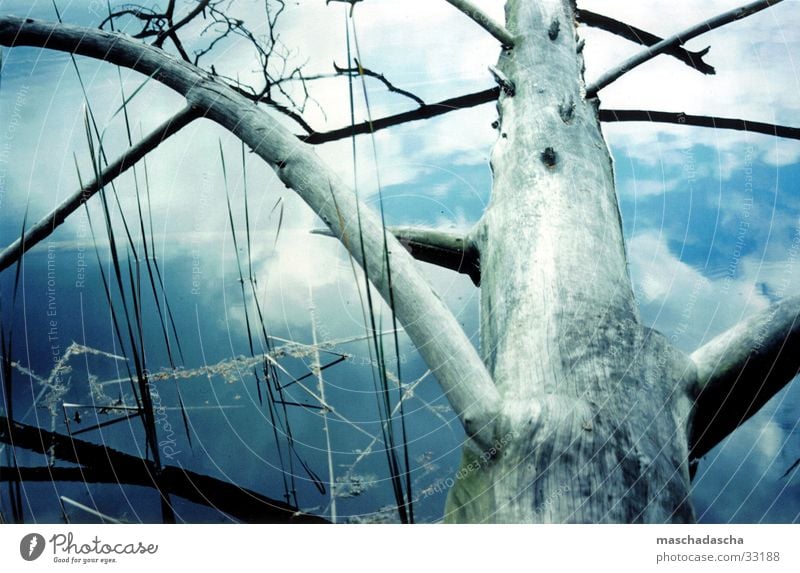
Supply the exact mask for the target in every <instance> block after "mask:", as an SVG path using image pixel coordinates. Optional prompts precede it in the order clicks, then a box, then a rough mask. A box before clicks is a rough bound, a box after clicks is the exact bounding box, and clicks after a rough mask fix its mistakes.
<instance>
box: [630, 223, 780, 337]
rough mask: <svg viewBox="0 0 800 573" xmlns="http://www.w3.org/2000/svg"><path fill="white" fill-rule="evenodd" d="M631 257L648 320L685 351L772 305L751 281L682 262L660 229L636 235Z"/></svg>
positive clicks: (637, 290)
mask: <svg viewBox="0 0 800 573" xmlns="http://www.w3.org/2000/svg"><path fill="white" fill-rule="evenodd" d="M628 256H629V260H630V268H631V275H632V279H633V284H634V288H635V290H636V292H637V296H638V298H639V300H640V302H641V303H642V305H643V314H644V316H643V318H644V319H645V320H649V321H650V322H651V323H652V326H653V327H654V328H656V329H657V330H659V331H661V332H663V333H664V335H665V336H667V337H668V338H669V339H670V341H671V342H672V343H673V344H676V345H677V346H679V347H680V348H683V349H684V350H693V349H694V348H696V347H697V346H699V345H700V343H701V342H702V341H704V340H705V341H707V340H709V339H710V338H712V337H713V336H715V335H717V334H719V333H720V332H722V331H723V330H725V329H727V328H729V327H731V326H733V325H734V324H735V323H737V322H739V321H740V320H742V319H743V318H744V317H746V316H748V315H749V314H752V313H754V312H757V311H759V310H763V309H765V308H766V307H767V306H768V305H769V300H768V299H767V297H766V296H764V295H763V294H761V293H760V291H759V289H758V286H757V284H756V283H755V282H754V281H753V280H752V278H751V277H746V278H743V277H740V276H739V275H738V274H736V273H734V274H733V276H731V275H729V274H726V275H725V276H723V277H718V278H709V277H707V276H705V275H704V274H703V273H701V272H700V271H699V270H697V269H695V268H693V267H692V266H690V265H688V264H686V263H684V262H682V261H681V260H680V259H679V258H678V257H677V256H676V255H675V254H674V253H672V252H671V251H670V249H669V247H668V245H667V242H666V237H664V236H663V235H660V234H658V233H656V232H654V231H646V232H643V233H641V234H639V235H636V236H635V237H633V238H632V239H631V240H630V241H629V242H628Z"/></svg>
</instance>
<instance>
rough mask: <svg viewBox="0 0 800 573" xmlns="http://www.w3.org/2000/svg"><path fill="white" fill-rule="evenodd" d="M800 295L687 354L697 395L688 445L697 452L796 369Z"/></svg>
mask: <svg viewBox="0 0 800 573" xmlns="http://www.w3.org/2000/svg"><path fill="white" fill-rule="evenodd" d="M798 347H800V297H794V298H790V299H787V300H784V301H781V302H780V303H778V304H776V305H774V306H773V307H772V308H770V309H768V310H766V311H764V312H762V313H759V314H757V315H755V316H753V317H751V318H748V319H747V320H744V321H743V322H740V323H739V324H737V325H736V326H734V327H733V328H731V329H730V330H728V331H727V332H724V333H722V334H721V335H719V336H717V337H716V338H714V339H713V340H712V341H711V342H709V343H708V344H706V345H705V346H703V347H701V348H700V349H698V350H697V351H695V352H694V353H693V354H692V360H694V362H695V364H696V365H697V374H698V380H697V386H696V387H695V388H694V389H693V393H695V394H696V395H697V398H696V400H695V404H694V411H693V414H692V425H691V428H690V434H689V435H690V442H689V445H690V450H691V455H692V457H694V458H699V457H701V456H703V455H705V454H706V453H708V451H709V450H710V449H711V448H713V447H714V446H716V445H717V444H718V443H719V442H721V441H722V440H723V439H725V437H726V436H728V434H730V433H731V432H733V430H735V429H736V428H737V427H738V426H740V425H741V424H742V423H743V422H744V421H745V420H747V419H748V418H750V417H751V416H752V415H753V414H755V413H756V412H758V410H759V409H760V408H761V407H762V406H763V405H764V404H766V403H767V401H768V400H769V399H770V398H772V397H773V396H774V395H775V394H776V393H777V392H778V391H779V390H781V388H783V387H784V386H786V384H788V383H789V382H790V381H791V380H792V378H794V377H795V376H796V375H797V373H798V371H800V356H798V354H797V349H798Z"/></svg>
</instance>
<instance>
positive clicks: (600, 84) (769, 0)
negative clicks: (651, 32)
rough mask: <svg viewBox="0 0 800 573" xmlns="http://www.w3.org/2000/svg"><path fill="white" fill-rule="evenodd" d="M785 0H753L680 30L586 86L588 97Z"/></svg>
mask: <svg viewBox="0 0 800 573" xmlns="http://www.w3.org/2000/svg"><path fill="white" fill-rule="evenodd" d="M782 1H783V0H758V1H757V2H751V3H749V4H745V5H744V6H741V7H739V8H734V9H733V10H728V11H727V12H724V13H722V14H720V15H718V16H714V17H713V18H709V19H708V20H705V21H703V22H700V23H699V24H696V25H694V26H692V27H691V28H687V29H686V30H684V31H683V32H679V33H678V34H675V35H674V36H670V37H669V38H667V39H665V40H662V41H660V42H659V43H657V44H654V45H652V46H650V47H649V48H647V49H646V50H643V51H641V52H639V53H638V54H636V55H634V56H632V57H630V58H629V59H627V60H625V61H624V62H622V63H621V64H619V65H618V66H617V67H615V68H613V69H611V70H609V71H608V72H606V73H605V74H603V75H602V76H600V78H599V79H598V80H597V81H595V82H594V83H593V84H592V85H590V86H588V87H587V88H586V97H594V96H596V95H597V92H598V91H600V90H601V89H603V88H604V87H606V86H608V85H609V84H610V83H612V82H613V81H615V80H617V79H618V78H620V77H621V76H623V75H624V74H626V73H628V72H629V71H631V70H632V69H633V68H635V67H636V66H639V65H641V64H643V63H645V62H646V61H648V60H651V59H653V58H655V57H656V56H657V55H659V54H662V53H664V52H666V51H667V50H669V49H670V48H672V47H674V46H677V45H680V44H685V43H686V42H688V41H689V40H691V39H692V38H695V37H697V36H699V35H700V34H704V33H705V32H710V31H711V30H714V29H715V28H719V27H720V26H724V25H725V24H730V23H731V22H735V21H736V20H741V19H742V18H746V17H747V16H750V15H751V14H755V13H756V12H760V11H761V10H764V9H766V8H770V7H772V6H774V5H775V4H778V3H780V2H782Z"/></svg>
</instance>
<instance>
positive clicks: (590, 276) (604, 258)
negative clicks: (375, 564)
mask: <svg viewBox="0 0 800 573" xmlns="http://www.w3.org/2000/svg"><path fill="white" fill-rule="evenodd" d="M506 11H507V14H506V16H507V26H508V29H509V30H510V32H511V33H512V34H513V35H514V37H515V44H514V47H513V48H512V49H507V50H504V51H503V53H502V55H501V57H500V61H499V64H498V70H499V74H498V75H499V76H500V77H501V78H503V76H504V77H505V79H504V80H503V81H504V82H505V81H507V82H510V84H513V85H505V86H504V93H503V94H501V97H500V102H499V106H498V108H499V112H500V126H499V130H500V135H499V138H498V141H497V143H496V145H495V147H494V151H493V153H492V169H493V172H494V189H493V191H492V199H491V204H490V205H489V208H488V209H487V211H486V213H485V214H484V216H483V218H482V220H481V221H480V224H479V225H478V227H477V229H476V232H475V233H474V237H473V240H474V241H475V243H476V245H477V246H478V249H479V251H480V256H481V281H482V282H481V343H482V353H483V358H484V361H485V362H486V364H487V367H488V368H489V371H490V373H491V374H492V377H493V378H494V381H495V384H496V385H497V387H498V390H499V391H500V393H501V396H502V398H503V402H504V404H505V406H504V413H505V416H503V423H504V424H507V427H506V428H503V429H501V430H500V431H498V432H497V434H496V435H498V436H499V438H498V442H497V444H496V447H495V448H494V449H490V450H489V451H488V452H484V453H483V455H481V454H476V453H475V452H474V450H469V451H466V452H465V454H464V457H463V461H462V468H461V470H460V471H459V474H458V475H457V479H456V480H455V485H454V486H453V488H452V489H451V493H450V497H449V499H448V506H447V511H446V519H447V520H449V521H457V522H482V521H492V522H533V523H536V522H617V523H620V522H621V523H625V522H669V521H674V522H687V521H692V520H693V512H692V509H691V506H690V504H689V503H688V495H689V472H688V464H687V461H688V450H687V419H688V413H689V411H690V406H691V401H690V400H689V398H688V396H687V393H686V391H685V390H684V388H685V387H686V384H687V380H689V381H691V380H693V379H694V378H696V370H695V367H694V364H693V363H692V362H691V361H690V360H689V359H688V358H687V357H686V356H684V355H683V354H682V353H680V352H678V351H676V350H674V349H672V348H671V347H669V345H668V343H667V342H666V340H665V339H664V338H663V337H662V336H661V335H659V334H658V333H655V332H653V331H651V330H649V329H646V328H644V327H642V326H641V325H640V322H639V317H638V312H637V308H636V304H635V300H634V297H633V293H632V289H631V284H630V279H629V276H628V272H627V267H626V258H625V252H624V243H623V237H622V228H621V221H620V215H619V210H618V206H617V199H616V193H615V188H614V180H613V174H612V166H611V158H610V155H609V152H608V149H607V147H606V144H605V141H604V139H603V136H602V134H601V132H600V126H599V121H598V117H597V101H596V100H586V99H585V98H584V96H585V91H584V90H585V86H584V83H583V79H582V76H583V58H582V55H581V53H580V47H579V44H578V41H577V37H576V32H575V26H574V21H575V20H574V15H573V7H572V3H571V2H569V1H568V0H547V1H539V2H528V1H523V0H510V1H509V2H508V3H507V6H506Z"/></svg>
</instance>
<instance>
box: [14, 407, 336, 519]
mask: <svg viewBox="0 0 800 573" xmlns="http://www.w3.org/2000/svg"><path fill="white" fill-rule="evenodd" d="M8 422H9V420H8V418H5V417H0V442H3V443H6V444H10V445H11V446H13V447H15V448H22V449H26V450H31V451H34V452H36V453H39V454H42V455H45V456H48V457H49V456H53V457H55V458H57V459H60V460H62V461H66V462H70V463H75V464H83V465H85V467H80V468H58V467H39V468H5V467H4V468H0V469H2V471H0V475H2V476H4V478H3V479H15V477H17V474H18V477H19V478H20V479H21V480H23V481H80V482H85V483H108V484H128V485H140V486H146V487H153V488H155V487H156V476H155V467H154V466H153V464H152V463H150V462H149V461H147V460H143V459H141V458H137V457H136V456H131V455H129V454H126V453H124V452H120V451H118V450H114V449H112V448H109V447H107V446H101V445H97V444H93V443H91V442H85V441H83V440H77V439H74V438H70V437H69V436H65V435H62V434H57V433H54V432H49V431H47V430H43V429H41V428H37V427H35V426H28V425H25V424H19V423H16V422H15V423H13V425H12V426H11V431H10V432H9V431H8V428H9V426H8ZM157 485H158V488H160V489H161V491H163V492H164V493H165V494H172V495H178V496H180V497H182V498H184V499H187V500H189V501H191V502H194V503H197V504H200V505H205V506H207V507H210V508H213V509H216V510H219V511H221V512H224V513H227V514H228V515H230V516H231V517H234V518H236V519H238V520H241V521H243V522H245V523H288V522H293V523H304V522H305V523H309V522H310V523H314V522H316V523H323V522H325V520H324V519H322V518H318V517H316V516H313V515H309V514H304V513H301V512H300V511H299V510H298V509H297V508H296V507H293V506H291V505H288V504H286V503H284V502H281V501H277V500H274V499H270V498H268V497H265V496H263V495H261V494H260V493H257V492H255V491H251V490H248V489H245V488H242V487H241V486H238V485H236V484H232V483H228V482H225V481H221V480H218V479H215V478H212V477H209V476H205V475H201V474H198V473H195V472H191V471H188V470H185V469H183V468H179V467H175V466H166V467H164V468H163V469H162V471H161V474H160V475H159V476H158V484H157Z"/></svg>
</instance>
